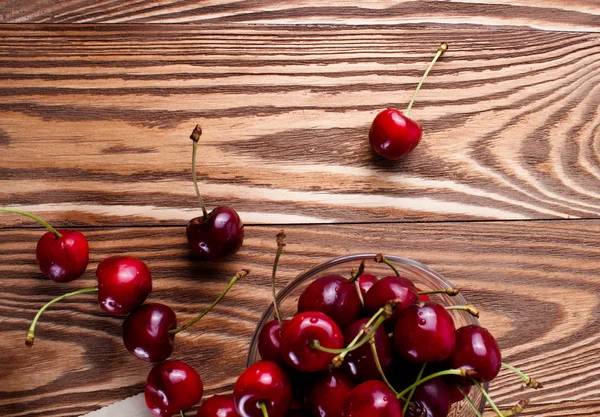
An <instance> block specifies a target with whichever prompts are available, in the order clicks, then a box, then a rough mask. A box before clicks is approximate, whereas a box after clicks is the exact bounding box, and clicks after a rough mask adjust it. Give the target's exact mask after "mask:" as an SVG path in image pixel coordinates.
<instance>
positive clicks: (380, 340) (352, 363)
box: [342, 319, 394, 381]
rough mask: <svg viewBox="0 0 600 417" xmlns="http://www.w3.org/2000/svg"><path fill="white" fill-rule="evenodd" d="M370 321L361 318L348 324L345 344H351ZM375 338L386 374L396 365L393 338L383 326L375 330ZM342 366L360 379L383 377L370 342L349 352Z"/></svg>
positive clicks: (345, 332) (348, 372)
mask: <svg viewBox="0 0 600 417" xmlns="http://www.w3.org/2000/svg"><path fill="white" fill-rule="evenodd" d="M368 322H369V319H360V320H357V321H355V322H354V323H352V324H351V325H350V326H348V327H347V328H346V329H345V330H344V342H345V344H346V345H349V344H350V343H351V342H352V340H354V338H355V337H356V336H357V335H358V334H359V333H360V331H361V330H362V329H363V328H364V327H365V325H366V324H367V323H368ZM371 328H372V326H369V327H368V328H367V329H368V330H370V329H371ZM373 338H374V343H375V347H376V349H377V357H378V358H379V362H380V364H381V368H382V370H383V372H384V374H386V375H387V374H390V373H391V371H392V368H393V366H394V349H393V346H392V340H391V339H390V337H389V336H388V334H387V332H386V331H385V329H384V328H383V327H378V328H377V330H375V333H374V334H373ZM342 366H343V369H344V371H345V372H346V373H347V374H349V375H351V376H352V377H353V378H355V379H356V380H358V381H367V380H370V379H381V378H382V377H381V375H380V373H379V370H378V369H377V365H376V363H375V358H374V356H373V352H372V351H371V347H370V346H369V344H368V343H367V344H364V345H362V346H361V347H359V348H357V349H355V350H352V351H350V352H348V353H347V354H346V357H345V360H344V363H343V365H342Z"/></svg>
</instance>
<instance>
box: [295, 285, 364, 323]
mask: <svg viewBox="0 0 600 417" xmlns="http://www.w3.org/2000/svg"><path fill="white" fill-rule="evenodd" d="M361 309H362V304H361V302H360V298H359V296H358V292H357V291H356V287H355V285H354V283H353V282H350V281H349V280H347V279H346V278H344V277H342V276H340V275H326V276H323V277H320V278H317V279H316V280H314V281H313V282H311V283H310V285H309V286H308V287H306V289H305V290H304V291H303V292H302V294H301V295H300V298H299V299H298V312H299V313H303V312H305V311H320V312H321V313H323V314H325V315H327V316H329V317H330V318H332V319H333V321H335V322H336V323H337V325H338V326H340V327H341V328H344V327H346V326H347V325H349V324H350V323H352V322H353V321H355V320H356V319H358V318H359V317H360V312H361Z"/></svg>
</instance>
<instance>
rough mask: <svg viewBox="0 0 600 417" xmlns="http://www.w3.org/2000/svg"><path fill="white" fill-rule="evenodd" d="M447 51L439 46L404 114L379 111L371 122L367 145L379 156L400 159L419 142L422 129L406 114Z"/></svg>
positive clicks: (444, 44) (386, 110)
mask: <svg viewBox="0 0 600 417" xmlns="http://www.w3.org/2000/svg"><path fill="white" fill-rule="evenodd" d="M447 49H448V45H447V44H446V43H442V44H441V45H440V47H439V49H438V51H437V53H436V54H435V57H434V58H433V60H432V61H431V63H430V64H429V67H428V68H427V70H426V71H425V74H423V77H422V78H421V81H420V82H419V85H417V88H416V90H415V92H414V94H413V96H412V99H411V100H410V103H409V104H408V107H407V108H406V111H405V112H404V113H402V112H401V111H400V110H398V109H393V108H389V109H385V110H383V111H381V112H380V113H379V114H377V116H376V117H375V119H374V120H373V123H372V124H371V130H370V131H369V143H370V144H371V147H372V148H373V150H374V151H375V152H377V153H378V154H379V155H381V156H383V157H384V158H387V159H391V160H396V159H400V158H402V157H404V156H406V155H407V154H408V153H410V152H411V151H412V150H413V149H414V148H415V147H416V146H417V145H418V144H419V142H420V141H421V136H422V135H423V128H422V127H421V125H420V124H419V123H417V122H415V121H414V120H412V119H410V118H409V117H408V114H409V113H410V109H411V108H412V105H413V103H414V101H415V98H416V97H417V93H418V92H419V90H420V89H421V86H422V85H423V81H425V78H426V77H427V74H429V71H430V70H431V68H432V67H433V64H435V62H436V61H437V60H438V58H439V57H440V56H441V55H442V54H443V53H444V52H445V51H446V50H447Z"/></svg>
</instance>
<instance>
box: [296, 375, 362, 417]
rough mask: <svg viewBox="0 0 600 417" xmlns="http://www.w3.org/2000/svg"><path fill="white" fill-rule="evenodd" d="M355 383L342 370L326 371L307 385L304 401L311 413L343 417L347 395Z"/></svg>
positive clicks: (328, 416) (323, 416)
mask: <svg viewBox="0 0 600 417" xmlns="http://www.w3.org/2000/svg"><path fill="white" fill-rule="evenodd" d="M353 388H354V383H353V382H352V380H351V379H350V378H348V377H347V376H346V375H345V374H344V373H343V372H342V371H340V370H337V369H334V370H330V371H327V372H325V373H324V374H323V375H321V376H320V377H319V378H317V379H316V380H315V381H313V382H311V383H310V385H307V387H306V393H305V397H304V403H305V405H306V407H307V408H308V411H309V412H310V415H313V416H319V417H342V410H343V407H344V402H345V400H346V397H347V396H348V394H349V393H350V391H352V389H353Z"/></svg>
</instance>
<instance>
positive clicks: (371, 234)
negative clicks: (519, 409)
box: [0, 220, 600, 417]
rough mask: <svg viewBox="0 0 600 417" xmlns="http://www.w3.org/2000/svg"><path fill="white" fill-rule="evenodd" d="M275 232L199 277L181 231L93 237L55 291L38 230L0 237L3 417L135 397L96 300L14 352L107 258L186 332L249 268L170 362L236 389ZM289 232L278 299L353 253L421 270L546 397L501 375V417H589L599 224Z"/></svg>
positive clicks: (136, 365) (124, 231)
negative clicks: (449, 287)
mask: <svg viewBox="0 0 600 417" xmlns="http://www.w3.org/2000/svg"><path fill="white" fill-rule="evenodd" d="M277 231H278V229H277V228H276V227H273V226H263V227H256V226H254V227H252V226H249V227H247V228H246V236H247V238H246V241H245V246H244V247H243V248H242V250H241V251H240V253H239V254H238V255H237V256H236V257H235V259H233V260H232V261H231V262H226V263H202V262H197V261H192V260H190V259H189V257H188V251H187V250H186V248H185V238H184V232H183V230H182V228H181V227H162V228H157V227H139V228H119V229H106V228H105V229H88V230H86V234H87V236H88V237H89V240H90V247H91V263H90V268H89V271H88V272H87V273H86V275H85V278H84V279H82V280H81V281H80V282H74V283H71V284H68V285H58V284H54V283H50V282H48V281H46V280H44V279H43V278H42V277H41V276H40V274H39V272H38V271H37V267H36V265H35V257H34V247H35V242H36V240H37V238H38V236H39V234H40V233H41V231H40V230H23V229H9V230H4V231H2V232H0V281H1V282H2V286H1V287H0V296H1V298H2V302H1V303H0V320H1V321H0V323H1V327H2V338H0V350H1V351H2V352H3V353H2V355H0V361H1V362H0V369H2V372H0V410H2V412H1V413H0V415H2V416H6V417H9V416H11V417H15V416H31V417H35V416H42V415H43V416H45V417H57V416H77V415H80V414H83V413H85V412H87V411H91V410H93V409H96V408H99V407H100V406H102V405H106V404H109V403H112V402H114V401H116V400H119V399H122V398H125V397H127V396H129V395H133V394H135V393H137V392H139V391H141V390H142V387H143V381H144V379H145V376H146V374H147V372H148V370H149V366H148V365H147V364H146V363H143V362H141V361H139V360H136V359H134V358H133V357H132V356H130V355H129V354H128V353H127V352H126V351H125V349H124V348H123V346H122V345H121V342H120V320H119V319H117V318H113V317H108V316H107V315H105V314H103V313H101V312H100V310H99V308H98V307H97V305H96V304H95V302H94V297H93V296H82V297H81V298H78V299H75V298H73V299H71V300H69V301H66V302H64V303H62V304H60V305H58V304H57V305H56V306H55V307H53V308H52V309H50V310H49V311H48V312H47V314H46V315H45V316H44V317H43V319H42V321H41V323H40V326H39V329H38V338H37V341H36V345H35V346H34V347H33V348H32V349H31V350H27V349H26V348H25V347H24V345H23V338H24V335H25V330H26V328H27V326H28V322H29V321H30V320H31V318H32V317H33V315H34V314H35V311H36V309H37V308H39V307H40V306H41V305H42V304H43V303H44V302H46V301H47V300H49V299H50V298H51V297H53V296H56V295H58V294H61V293H62V292H63V291H67V289H72V288H81V287H84V286H86V285H93V283H94V280H93V271H94V269H95V266H96V264H97V263H98V262H99V261H100V260H101V259H103V258H104V257H105V256H108V255H111V254H120V253H126V254H130V255H133V256H138V257H140V258H142V259H143V260H145V261H146V262H147V263H148V264H149V266H150V268H151V271H152V273H153V278H154V292H153V294H152V295H151V299H152V300H154V301H162V302H165V303H167V304H169V305H170V306H171V307H173V308H174V309H175V310H176V311H177V312H178V314H179V317H180V320H181V321H183V320H185V319H186V318H190V317H191V316H192V314H193V312H195V311H198V310H199V309H200V308H202V307H203V306H205V305H206V304H207V303H208V302H210V301H211V300H212V299H213V297H215V296H216V294H218V292H219V291H220V290H221V288H222V287H223V286H224V285H225V282H226V281H227V280H228V278H229V277H230V276H231V275H233V273H234V272H235V271H236V270H238V269H240V268H242V267H248V268H250V270H251V274H250V275H249V276H248V277H246V278H245V279H244V280H243V282H240V283H239V284H236V287H234V288H233V289H232V291H231V292H230V294H229V295H228V296H227V297H226V298H225V300H224V301H223V303H222V304H220V305H219V306H218V307H217V309H216V311H215V312H214V313H211V314H210V315H208V316H206V318H205V319H203V322H202V325H201V326H199V327H197V328H196V329H195V330H194V331H191V332H189V333H187V334H183V335H181V337H180V338H178V340H177V345H176V348H175V352H174V355H173V357H174V358H179V359H182V360H185V361H187V362H189V363H190V364H192V365H193V366H195V367H196V368H197V369H198V370H199V371H200V373H201V375H202V376H203V378H204V380H205V382H206V385H207V388H208V395H210V394H211V393H214V392H221V391H226V390H229V389H231V387H232V384H233V383H234V381H235V378H236V375H237V374H239V372H240V371H241V370H242V369H243V366H244V360H245V355H246V350H247V347H248V344H249V341H250V337H251V335H252V333H253V331H254V327H255V325H256V323H257V320H258V318H259V317H260V315H261V313H262V312H263V311H264V309H265V308H266V306H267V305H268V303H269V299H270V298H269V297H270V292H269V286H268V285H269V276H270V269H271V263H272V260H273V257H274V247H275V243H274V235H275V234H276V233H277ZM286 232H287V235H288V246H287V247H286V250H285V252H284V255H283V256H282V259H281V265H280V270H279V281H278V285H279V287H283V286H284V285H285V283H287V282H288V281H289V280H290V279H292V278H293V277H294V276H296V275H297V274H299V273H300V272H302V271H304V270H306V269H308V268H309V267H312V266H314V265H316V264H318V263H321V262H324V261H326V260H328V259H330V258H333V257H338V256H342V255H347V254H351V253H361V252H374V251H378V250H381V251H383V252H386V253H391V254H396V255H400V256H404V257H408V258H412V259H415V260H418V261H421V262H424V263H425V264H427V265H429V266H430V267H432V268H434V269H435V270H437V271H438V272H440V273H441V274H442V275H444V276H445V277H446V278H448V279H449V280H451V281H452V282H453V283H454V284H456V285H458V286H459V287H461V288H462V289H463V293H464V295H465V297H466V298H467V299H468V300H469V301H470V302H472V303H474V304H475V305H477V306H479V307H481V310H482V323H483V325H485V326H487V327H488V328H489V329H490V330H491V331H492V332H493V333H494V334H495V335H496V336H497V338H498V340H499V343H500V345H501V347H502V349H503V352H504V359H505V360H506V361H509V362H511V363H513V364H515V365H518V366H520V367H522V368H523V370H525V371H526V372H530V373H531V374H532V375H534V376H535V377H537V378H539V379H540V380H542V381H543V382H544V383H545V385H546V388H545V389H543V390H541V391H537V392H533V393H529V392H527V393H526V392H522V391H521V390H520V388H519V383H518V382H519V381H518V380H516V379H515V378H513V377H512V376H511V375H508V374H504V373H503V374H502V375H501V376H500V377H499V378H498V379H497V380H496V381H495V382H494V384H493V386H492V392H493V394H494V397H495V398H496V399H497V401H498V403H499V404H501V405H502V406H506V407H508V406H510V405H511V404H512V403H514V402H516V401H517V400H518V399H519V398H521V397H523V396H528V395H531V399H532V407H531V409H530V411H529V412H527V413H526V414H524V415H530V416H538V417H549V416H565V415H573V416H575V415H576V416H595V415H597V414H598V412H599V410H600V408H599V404H600V380H598V378H597V373H598V367H599V366H600V362H599V361H598V359H599V358H600V356H599V355H600V320H599V317H600V316H599V315H598V311H599V309H600V301H599V295H598V294H600V281H599V279H598V276H599V273H600V249H599V248H600V221H599V220H589V221H588V220H581V221H574V220H571V221H560V220H557V221H534V222H527V223H523V222H482V223H430V224H389V225H334V226H326V225H321V226H316V225H313V226H310V227H309V226H290V227H287V228H286ZM488 415H489V414H488Z"/></svg>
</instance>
